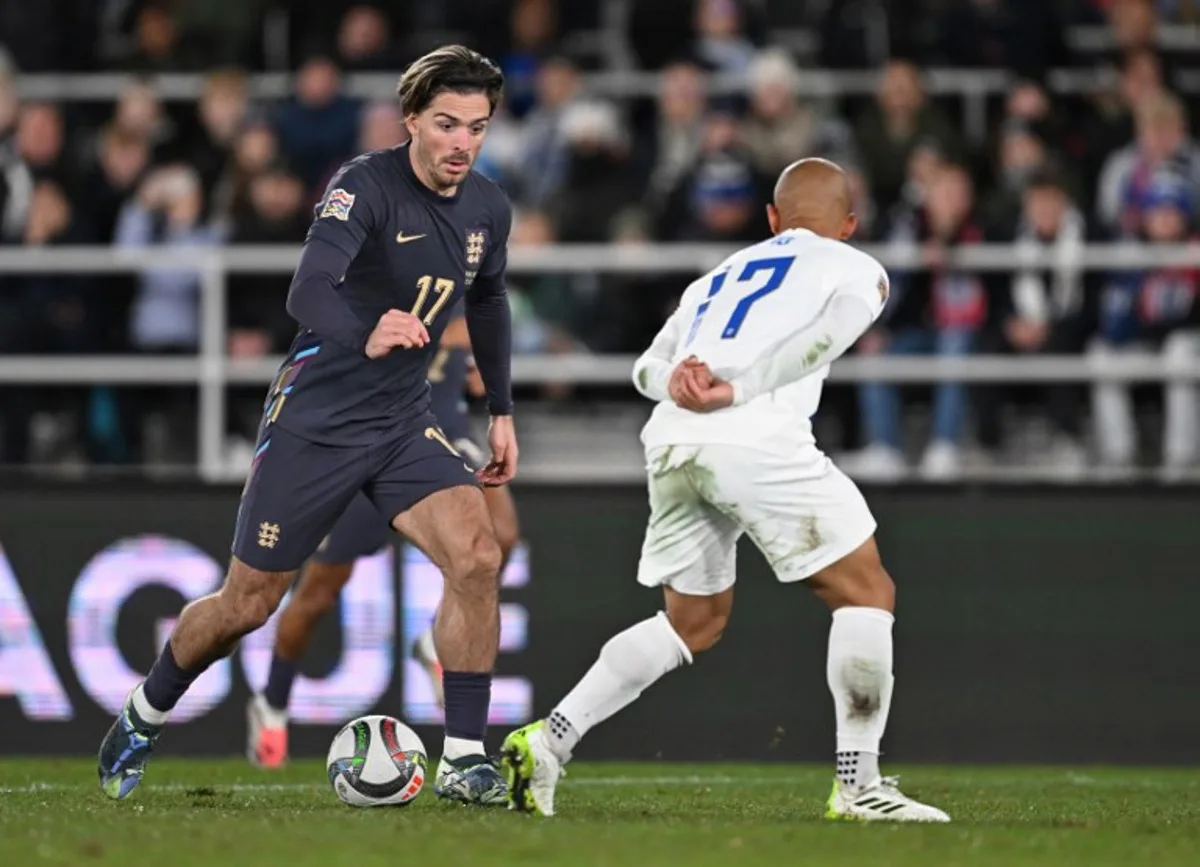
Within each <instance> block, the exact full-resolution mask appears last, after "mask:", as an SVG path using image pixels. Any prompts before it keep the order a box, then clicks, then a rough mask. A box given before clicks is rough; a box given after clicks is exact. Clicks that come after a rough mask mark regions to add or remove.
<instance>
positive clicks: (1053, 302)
mask: <svg viewBox="0 0 1200 867" xmlns="http://www.w3.org/2000/svg"><path fill="white" fill-rule="evenodd" d="M1013 240H1014V242H1015V243H1016V244H1017V245H1018V250H1020V251H1026V250H1028V251H1031V252H1032V251H1048V250H1052V251H1054V253H1055V255H1057V256H1061V257H1064V258H1066V257H1070V256H1073V255H1076V254H1078V253H1079V251H1080V249H1081V248H1082V246H1083V245H1084V244H1085V243H1086V242H1087V240H1088V228H1087V222H1086V220H1085V218H1084V215H1083V212H1082V211H1081V210H1080V209H1079V208H1078V207H1077V206H1076V205H1075V204H1074V203H1073V202H1072V200H1071V196H1070V191H1069V189H1068V187H1067V184H1066V183H1065V182H1064V180H1063V178H1062V175H1061V174H1060V173H1059V172H1058V171H1056V170H1055V169H1054V168H1052V167H1050V166H1044V167H1041V168H1039V169H1037V170H1036V171H1035V172H1034V174H1033V175H1032V176H1031V177H1030V178H1029V179H1028V182H1027V183H1026V184H1025V187H1024V192H1023V194H1022V210H1021V218H1020V222H1019V223H1018V225H1017V227H1016V233H1015V238H1013ZM1020 256H1021V252H1018V253H1017V256H1016V258H1017V259H1018V260H1019V259H1020ZM1090 282H1091V277H1090V274H1089V273H1088V272H1083V271H1078V270H1075V269H1072V268H1030V269H1022V270H1020V271H1018V272H1016V273H1015V274H1014V275H1013V276H1012V279H1011V281H1010V282H1009V284H1008V286H1007V287H998V288H997V291H996V292H995V294H994V296H993V302H992V305H991V310H990V311H989V317H988V320H989V321H988V328H987V329H986V330H985V331H984V332H983V334H982V335H981V339H980V345H979V347H978V351H979V352H980V353H981V354H984V355H991V354H1017V355H1042V354H1047V355H1053V354H1060V353H1067V354H1078V353H1080V352H1082V351H1083V348H1084V344H1085V341H1086V339H1087V337H1088V335H1089V334H1090V332H1091V328H1092V327H1093V325H1094V322H1095V303H1094V301H1095V299H1096V293H1095V291H1094V288H1095V287H1093V286H1091V285H1089V283H1090ZM1006 391H1008V389H1003V388H1001V387H1000V386H998V385H995V384H985V385H980V386H978V387H977V388H976V392H975V406H976V415H977V421H978V425H979V444H980V445H981V446H982V447H983V448H984V449H986V450H988V451H989V452H992V453H995V452H997V451H998V450H999V449H1000V447H1001V445H1002V443H1001V438H1002V430H1001V419H1000V411H1001V408H1002V401H1003V398H1004V394H1005V392H1006ZM1041 391H1042V402H1043V404H1044V407H1045V413H1046V416H1047V419H1048V420H1049V422H1050V424H1051V426H1052V429H1053V434H1052V439H1051V443H1050V448H1049V449H1048V450H1046V452H1045V454H1044V457H1045V459H1046V463H1047V464H1048V465H1049V466H1053V467H1057V468H1059V469H1061V470H1063V471H1064V472H1068V473H1074V472H1080V471H1082V470H1083V468H1084V466H1085V465H1086V455H1085V452H1084V450H1083V446H1082V445H1081V442H1082V439H1081V437H1082V433H1083V425H1082V414H1081V412H1080V405H1079V398H1080V396H1081V394H1080V391H1081V390H1080V389H1079V388H1078V387H1077V386H1075V385H1073V384H1055V385H1049V386H1046V387H1045V388H1044V389H1042V390H1041Z"/></svg>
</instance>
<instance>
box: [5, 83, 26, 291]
mask: <svg viewBox="0 0 1200 867" xmlns="http://www.w3.org/2000/svg"><path fill="white" fill-rule="evenodd" d="M17 106H18V101H17V89H16V87H15V86H14V85H13V82H12V79H11V78H8V77H7V76H6V75H4V74H3V71H0V244H3V243H8V242H10V241H16V240H18V239H19V238H20V236H21V233H22V232H23V231H24V229H25V220H26V217H27V215H28V211H29V200H30V198H31V196H32V194H33V176H32V174H30V171H29V167H28V166H26V165H25V163H23V162H22V161H21V156H20V154H18V153H17V145H16V134H15V133H16V123H17V113H18V109H17ZM0 315H3V314H2V313H0Z"/></svg>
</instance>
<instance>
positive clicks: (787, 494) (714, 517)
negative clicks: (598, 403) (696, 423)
mask: <svg viewBox="0 0 1200 867" xmlns="http://www.w3.org/2000/svg"><path fill="white" fill-rule="evenodd" d="M646 457H647V471H648V476H649V488H650V522H649V524H648V525H647V527H646V538H645V541H644V542H643V543H642V558H641V562H640V563H639V564H638V581H639V582H640V583H641V584H644V585H646V586H647V587H656V586H659V585H662V584H665V585H667V586H669V587H671V588H672V589H674V590H676V591H678V592H680V593H684V594H688V595H693V596H711V595H715V594H717V593H721V592H722V591H724V590H727V589H729V587H731V586H733V583H734V580H735V579H736V577H737V576H736V574H735V570H736V567H735V561H736V553H737V541H738V539H739V538H741V535H742V534H743V533H746V534H748V535H749V536H750V538H751V539H752V540H753V541H754V544H755V545H757V546H758V549H759V550H760V551H762V553H763V556H764V557H766V559H767V562H768V563H770V564H771V568H772V569H774V570H775V575H776V577H777V578H778V579H779V580H780V581H785V582H787V581H802V580H803V579H805V578H807V577H809V576H810V575H813V574H814V573H816V572H819V571H820V570H821V569H824V568H825V567H826V566H829V565H831V564H833V563H836V562H837V561H838V560H840V559H842V558H843V557H845V556H846V555H847V554H850V553H851V552H852V551H854V550H855V549H857V548H858V547H859V546H860V545H862V544H863V543H864V542H866V541H867V540H868V539H869V538H871V536H873V535H874V534H875V527H876V524H875V518H874V516H873V515H872V514H871V510H870V509H869V508H868V507H867V503H866V500H864V499H863V496H862V494H861V493H860V492H859V490H858V488H857V487H856V486H855V484H854V482H852V481H850V479H849V478H847V476H846V475H845V474H844V473H842V471H841V470H839V469H838V468H837V467H835V466H833V464H832V463H829V462H828V461H826V462H825V467H826V468H825V469H824V471H823V472H820V473H819V474H818V475H817V476H816V477H813V475H812V464H811V463H809V464H807V465H805V464H804V463H803V462H797V461H796V460H795V459H792V458H788V457H785V456H782V455H776V454H773V453H771V452H764V451H759V450H756V449H750V448H745V447H741V446H731V445H690V446H682V445H675V446H662V447H658V448H654V449H652V450H650V452H649V453H648V454H647V456H646Z"/></svg>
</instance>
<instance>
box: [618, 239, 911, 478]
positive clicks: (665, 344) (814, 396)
mask: <svg viewBox="0 0 1200 867" xmlns="http://www.w3.org/2000/svg"><path fill="white" fill-rule="evenodd" d="M835 292H836V293H838V294H845V293H851V294H854V295H856V296H858V297H861V298H862V299H863V300H864V301H866V302H867V304H868V305H869V306H870V309H871V311H872V321H874V319H876V318H877V317H878V316H879V314H880V312H881V311H882V310H883V305H884V303H885V302H886V300H887V296H888V281H887V276H886V273H885V272H884V269H883V267H882V266H881V265H880V264H879V263H878V262H877V261H875V259H873V258H872V257H871V256H869V255H867V254H866V253H863V252H862V251H861V250H856V249H854V248H853V247H851V246H849V245H848V244H845V243H843V242H841V241H835V240H832V239H829V238H823V237H821V236H819V235H816V234H814V233H812V232H810V231H808V230H806V229H791V230H788V231H786V232H782V233H780V234H779V235H777V236H776V237H774V238H771V239H769V240H767V241H763V242H761V243H758V244H755V245H754V246H752V247H747V248H746V249H744V250H741V251H739V252H738V253H735V254H734V255H733V256H731V257H730V258H728V259H726V260H725V261H724V262H722V263H721V265H719V266H718V267H717V268H715V269H714V270H713V271H711V272H709V273H708V274H706V275H705V276H704V277H701V278H700V279H699V280H697V281H696V282H694V283H692V284H691V285H690V286H688V288H687V290H686V291H685V292H684V293H683V297H682V298H681V299H680V302H679V308H678V309H677V310H676V311H675V313H673V314H672V315H671V318H670V319H669V320H668V321H667V323H666V325H664V326H663V330H662V331H661V332H660V333H659V336H658V337H657V338H656V339H655V341H654V345H653V346H652V347H651V349H650V350H649V352H650V353H654V354H655V356H656V357H659V358H662V359H663V360H666V361H669V362H670V363H671V364H672V365H676V364H678V363H679V362H681V361H683V360H684V359H685V358H688V357H689V356H693V355H694V356H696V357H697V358H699V359H700V360H701V361H703V362H705V363H706V364H708V366H709V368H710V369H711V370H712V372H713V374H714V375H715V376H717V377H719V378H720V379H724V380H731V379H734V378H735V377H737V376H738V375H739V374H741V373H743V372H745V371H746V370H747V369H748V368H750V367H751V366H752V365H753V364H754V363H755V362H757V361H759V360H760V359H762V357H763V356H764V354H766V353H770V352H771V351H772V348H773V347H776V346H778V345H780V344H781V343H783V342H784V341H786V340H787V338H788V337H790V336H791V335H793V334H795V333H796V332H797V331H799V330H800V329H802V328H805V327H806V326H808V325H809V324H810V323H812V322H813V321H814V320H815V319H816V318H817V317H818V315H819V314H820V313H821V312H822V310H823V309H824V308H825V306H826V304H828V303H829V301H830V299H831V298H832V297H833V295H834V293H835ZM828 375H829V367H828V364H826V365H824V366H822V367H819V368H816V369H814V370H811V371H809V372H808V373H807V374H806V375H805V376H803V378H801V379H798V380H796V381H795V382H791V383H789V384H787V385H785V386H782V387H780V388H777V389H776V390H774V391H772V392H769V393H767V394H762V395H759V396H758V397H757V398H754V399H753V400H750V401H748V402H747V403H744V404H740V405H737V406H731V407H729V408H727V409H723V410H718V411H716V412H711V413H696V412H691V411H689V410H686V409H682V408H680V407H678V406H676V405H675V404H674V403H673V402H672V401H669V400H667V401H662V402H660V403H659V404H658V405H657V406H656V407H655V409H654V412H653V414H652V415H651V417H650V420H649V421H648V422H647V423H646V426H645V428H643V430H642V441H643V443H645V445H646V448H647V449H651V448H655V447H657V446H663V445H683V444H700V443H725V444H730V445H745V446H752V447H755V448H760V449H765V450H769V451H772V452H777V453H783V454H789V455H795V456H796V457H797V459H798V460H804V459H806V458H807V459H811V460H813V461H814V462H820V461H822V460H823V456H822V455H821V454H820V452H818V451H817V450H816V446H815V441H814V439H813V434H812V424H811V422H810V419H811V417H812V415H813V414H814V413H815V412H816V411H817V406H818V404H819V403H820V400H821V390H822V387H823V383H824V381H825V378H826V377H827V376H828Z"/></svg>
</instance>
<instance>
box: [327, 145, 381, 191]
mask: <svg viewBox="0 0 1200 867" xmlns="http://www.w3.org/2000/svg"><path fill="white" fill-rule="evenodd" d="M393 150H394V149H393V148H384V149H382V150H375V151H366V152H365V153H361V154H359V155H358V156H356V157H352V158H351V159H348V160H346V161H345V162H344V163H342V164H341V165H340V166H339V167H338V170H337V171H336V172H334V175H333V177H332V178H331V179H330V181H329V184H330V186H336V185H337V184H338V183H339V182H340V181H342V180H345V179H347V178H357V177H363V178H366V177H370V178H373V179H375V180H377V181H378V180H382V179H384V178H386V177H388V176H389V175H390V174H392V172H393V171H394V168H395V166H394V164H395V161H396V155H395V153H393Z"/></svg>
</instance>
